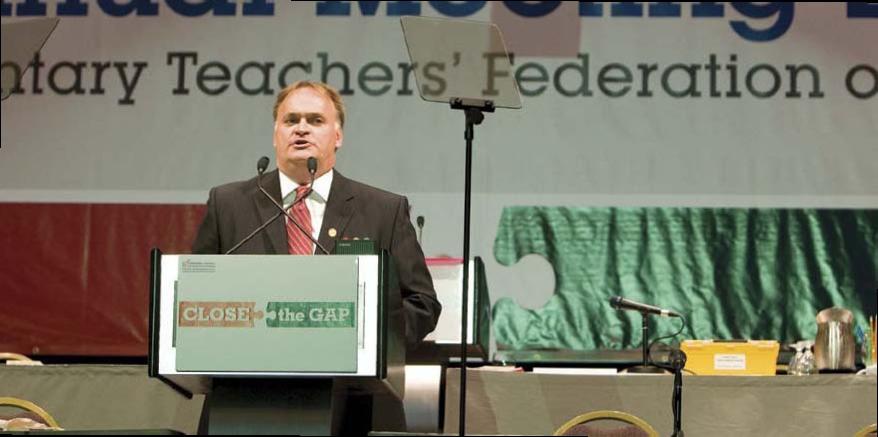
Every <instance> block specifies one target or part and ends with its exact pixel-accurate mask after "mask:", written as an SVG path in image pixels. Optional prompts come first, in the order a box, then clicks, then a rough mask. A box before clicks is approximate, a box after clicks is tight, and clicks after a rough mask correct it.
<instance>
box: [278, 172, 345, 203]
mask: <svg viewBox="0 0 878 437" xmlns="http://www.w3.org/2000/svg"><path fill="white" fill-rule="evenodd" d="M334 173H335V170H333V169H329V171H328V172H326V173H324V174H323V176H320V177H319V178H317V179H314V185H313V186H312V187H311V189H312V191H311V194H309V195H308V198H309V199H311V200H314V201H317V202H322V203H326V201H327V200H329V189H330V188H331V187H332V177H333V174H334ZM277 174H278V177H279V178H280V194H281V198H282V199H284V206H287V205H289V204H290V203H293V201H294V200H295V199H296V193H295V192H296V188H299V186H300V185H299V184H298V183H296V182H295V181H294V180H292V179H290V178H289V177H287V175H285V174H284V172H282V171H278V172H277Z"/></svg>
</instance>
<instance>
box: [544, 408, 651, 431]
mask: <svg viewBox="0 0 878 437" xmlns="http://www.w3.org/2000/svg"><path fill="white" fill-rule="evenodd" d="M608 422H609V423H614V424H615V426H613V427H606V426H600V424H601V423H604V424H606V423H608ZM554 435H556V436H563V435H588V436H592V437H601V436H619V437H622V436H625V437H659V433H658V431H656V430H655V428H653V427H652V426H651V425H650V424H648V423H646V421H645V420H643V419H641V418H639V417H637V416H635V415H633V414H628V413H623V412H621V411H612V410H599V411H592V412H590V413H586V414H580V415H579V416H576V417H574V418H572V419H570V420H568V421H567V423H565V424H563V425H561V427H560V428H558V429H557V430H555V434H554Z"/></svg>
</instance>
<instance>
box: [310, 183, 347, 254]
mask: <svg viewBox="0 0 878 437" xmlns="http://www.w3.org/2000/svg"><path fill="white" fill-rule="evenodd" d="M352 188H353V187H352V186H351V183H350V180H348V179H347V178H345V177H344V176H342V175H341V173H339V172H338V170H335V174H334V175H333V177H332V187H331V188H330V189H329V200H328V201H327V202H326V211H325V212H324V213H323V226H322V227H321V229H320V236H319V238H318V239H317V241H319V242H320V245H321V246H323V247H324V248H326V250H327V251H329V253H332V250H333V249H335V241H336V239H338V238H340V237H341V236H342V235H344V229H345V227H346V226H347V225H348V222H349V221H350V219H351V215H353V213H354V208H353V202H352V200H353V199H354V193H353V189H352ZM333 229H334V230H335V232H334V235H333V236H330V235H329V231H330V230H333ZM317 253H319V249H318V250H317Z"/></svg>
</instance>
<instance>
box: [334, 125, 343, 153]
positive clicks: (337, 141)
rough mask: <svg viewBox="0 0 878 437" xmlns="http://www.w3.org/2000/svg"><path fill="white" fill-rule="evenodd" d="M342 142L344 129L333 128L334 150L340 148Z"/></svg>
mask: <svg viewBox="0 0 878 437" xmlns="http://www.w3.org/2000/svg"><path fill="white" fill-rule="evenodd" d="M343 142H344V131H343V130H341V128H338V129H336V130H335V150H338V149H340V148H341V145H342V143H343Z"/></svg>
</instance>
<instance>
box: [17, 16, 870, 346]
mask: <svg viewBox="0 0 878 437" xmlns="http://www.w3.org/2000/svg"><path fill="white" fill-rule="evenodd" d="M0 7H2V10H0V12H2V17H3V18H2V22H3V23H11V22H17V21H23V20H26V19H29V18H34V17H45V16H49V17H59V18H60V19H61V20H60V24H59V25H58V28H57V29H56V31H55V32H54V34H53V35H52V36H51V37H50V38H49V40H48V42H47V43H46V45H45V47H44V48H43V50H42V51H41V52H40V53H39V55H38V57H36V58H35V59H34V60H33V62H32V63H31V65H30V68H29V69H28V70H27V71H26V72H25V73H24V74H21V71H22V70H23V68H24V67H25V66H24V65H16V64H12V63H4V64H3V65H2V68H3V70H4V71H6V72H12V73H14V74H21V81H20V83H19V85H18V87H17V88H16V89H14V90H13V91H14V93H13V95H12V96H11V97H10V98H9V99H7V100H5V101H3V103H2V130H0V333H2V334H0V350H12V351H16V352H23V353H32V354H49V355H78V354H81V355H129V356H137V355H145V354H146V330H147V323H146V317H147V316H146V312H147V311H146V310H147V292H148V290H147V289H148V269H149V263H148V251H149V249H150V248H152V247H159V248H161V249H162V250H163V251H164V252H166V253H180V252H186V251H188V250H189V245H190V243H191V240H192V237H193V235H194V232H195V229H196V227H197V225H198V223H199V222H200V220H201V217H202V215H203V211H204V209H203V204H204V202H205V201H206V199H207V191H208V189H209V188H210V187H212V186H215V185H218V184H221V183H225V182H229V181H233V180H241V179H246V178H250V177H252V176H253V175H254V174H255V167H256V161H257V159H258V158H259V157H260V156H263V155H267V156H270V157H272V158H273V156H274V155H273V149H272V130H273V120H272V116H271V108H272V105H273V103H274V94H275V93H276V92H277V91H278V90H280V89H281V88H282V87H283V86H284V85H285V84H288V83H291V82H293V81H296V80H300V79H313V80H322V81H327V82H329V83H330V84H332V85H334V86H335V87H337V88H338V89H339V90H341V92H342V94H343V95H344V98H345V103H346V105H347V109H348V118H347V122H346V126H345V142H344V146H343V147H342V149H340V150H339V162H338V169H339V170H340V171H341V172H343V173H344V174H345V175H347V176H350V177H352V178H355V179H358V180H362V181H364V182H367V183H369V184H371V185H375V186H378V187H381V188H384V189H387V190H390V191H394V192H398V193H401V194H405V195H407V196H409V198H410V200H411V201H412V204H413V209H412V211H411V213H412V216H413V217H415V216H424V217H425V219H426V225H425V227H424V231H423V246H424V250H425V252H426V253H427V255H440V254H444V255H451V256H460V255H461V253H462V247H461V234H462V223H463V218H462V212H463V207H462V204H463V195H462V191H463V169H464V148H463V135H462V129H463V114H462V113H460V112H459V111H452V110H450V109H449V108H448V106H447V105H442V104H435V103H428V102H425V101H423V100H421V98H420V97H419V96H418V90H417V86H418V85H417V84H416V83H415V79H414V70H415V69H419V68H426V66H418V65H411V64H410V62H409V59H408V56H407V52H406V47H405V42H404V39H403V35H402V31H401V26H400V23H399V17H400V16H403V15H422V16H430V17H444V18H462V19H470V20H478V21H490V22H494V23H496V24H497V25H498V26H499V27H500V29H501V31H502V32H503V35H504V38H505V39H506V43H507V45H508V46H509V48H510V50H511V51H512V52H513V53H514V58H513V64H512V67H511V68H509V69H507V68H501V67H499V64H493V63H489V64H487V67H486V68H487V69H488V71H486V74H488V75H489V76H493V77H503V76H511V77H514V78H515V79H516V80H517V81H518V84H519V88H520V91H521V93H522V102H523V107H522V109H520V110H498V111H497V112H496V113H493V114H489V115H488V116H487V119H486V121H485V122H484V123H483V124H482V125H481V126H480V127H478V129H477V131H476V137H475V154H474V162H473V172H474V173H473V174H474V187H473V189H474V191H475V193H474V199H473V205H474V206H473V232H472V238H473V253H474V254H475V255H479V256H482V257H484V258H485V261H486V269H487V276H488V284H489V287H490V293H491V297H492V300H493V301H495V305H494V318H495V330H494V335H495V337H496V339H497V343H498V345H499V346H500V347H502V348H515V349H524V348H548V347H561V348H574V349H589V348H596V347H599V348H603V347H606V348H627V347H633V346H636V345H638V344H639V343H640V334H639V329H638V328H639V326H638V325H639V316H637V315H636V314H635V315H633V316H632V315H630V314H620V313H617V312H615V311H613V310H611V309H609V308H608V305H607V304H606V302H607V298H608V297H609V296H612V295H623V296H625V297H628V298H631V299H635V300H643V301H647V302H650V303H655V304H659V305H667V306H670V307H673V308H674V309H675V310H678V311H680V312H683V313H685V314H687V315H688V324H687V329H686V331H684V335H685V336H686V337H689V338H775V339H779V340H782V341H795V340H798V339H802V338H808V337H812V338H813V336H814V334H815V333H816V326H815V325H814V319H813V317H814V315H815V314H816V312H817V311H819V310H820V309H822V308H825V307H828V306H844V307H846V308H849V309H851V310H852V311H854V313H855V315H856V316H857V318H858V321H860V322H862V320H863V318H864V315H865V314H867V313H869V314H871V313H874V312H875V308H876V302H875V296H876V294H875V292H876V287H878V273H876V272H878V251H876V240H878V212H876V208H878V104H876V94H878V49H876V41H878V4H876V3H875V2H850V3H787V2H760V3H746V2H732V3H719V2H700V3H671V2H659V3H639V2H615V3H601V2H559V1H536V2H533V1H528V2H520V1H506V2H484V1H454V2H441V1H421V2H419V1H391V2H383V1H382V2H373V1H360V2H357V1H353V2H348V1H322V2H295V3H292V2H271V1H266V0H262V1H240V2H234V1H230V0H226V1H194V0H188V1H187V0H163V1H158V0H129V1H122V0H98V1H93V2H92V1H83V0H69V1H40V0H20V1H9V0H3V1H2V6H0ZM451 63H452V60H449V65H451ZM449 68H452V67H449ZM425 73H428V76H429V77H431V83H428V84H425V85H428V86H433V87H441V86H443V84H444V81H445V79H444V76H443V70H441V69H438V68H435V69H434V70H432V71H429V72H425ZM528 255H530V256H528ZM658 328H659V330H660V331H662V332H664V331H665V330H667V331H670V330H672V329H673V328H675V327H674V326H671V325H666V324H664V322H662V323H661V324H660V325H659V326H658Z"/></svg>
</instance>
